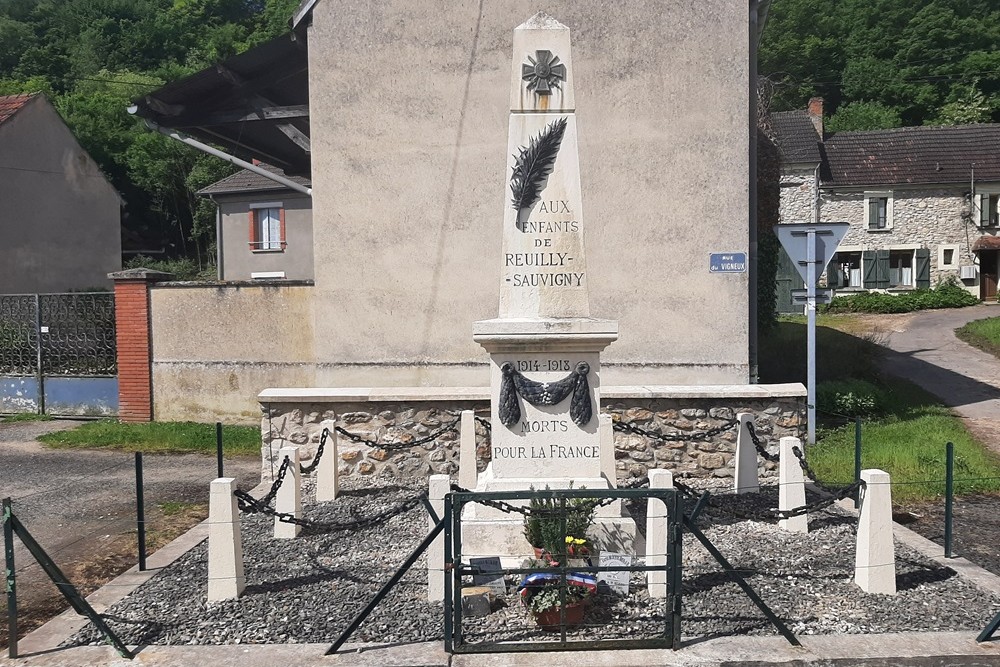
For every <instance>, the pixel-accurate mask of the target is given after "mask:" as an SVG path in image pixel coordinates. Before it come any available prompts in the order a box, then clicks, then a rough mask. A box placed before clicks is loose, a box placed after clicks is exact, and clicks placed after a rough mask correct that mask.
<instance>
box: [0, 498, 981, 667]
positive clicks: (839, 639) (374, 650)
mask: <svg viewBox="0 0 1000 667" xmlns="http://www.w3.org/2000/svg"><path fill="white" fill-rule="evenodd" d="M265 490H266V488H264V487H263V486H261V487H258V488H257V489H255V490H254V491H255V495H257V492H261V493H262V492H263V491H265ZM844 507H845V508H847V509H850V508H851V507H853V505H852V504H850V503H847V504H845V505H844ZM894 533H895V537H896V538H897V539H898V540H899V541H901V542H904V543H906V544H907V545H909V546H910V547H913V548H914V549H917V550H918V551H920V552H921V553H923V554H924V555H926V556H928V557H930V558H933V559H935V560H938V561H939V562H942V563H945V564H947V565H948V566H949V567H951V568H952V569H954V570H955V571H956V572H957V573H958V574H959V576H961V577H964V578H966V579H967V580H968V581H971V582H972V583H975V584H976V585H977V586H979V587H980V588H981V589H984V590H986V591H990V592H992V593H995V594H998V595H1000V577H998V576H996V575H994V574H992V573H991V572H988V571H986V570H984V569H982V568H980V567H978V566H977V565H974V564H973V563H970V562H968V561H966V560H965V559H962V558H951V559H945V558H944V556H943V554H942V550H941V547H940V546H938V545H936V544H934V543H933V542H931V541H930V540H927V539H925V538H923V537H921V536H920V535H917V534H916V533H914V532H913V531H911V530H909V529H907V528H905V527H903V526H899V525H896V526H894ZM207 536H208V526H207V525H206V524H204V523H202V524H199V525H198V526H196V527H195V528H193V529H192V530H191V531H189V532H188V533H186V534H184V535H182V536H181V537H179V538H177V539H176V540H174V541H173V542H171V543H170V544H169V545H167V546H166V547H164V548H163V549H161V550H159V551H157V552H156V553H155V554H153V555H152V556H151V557H150V558H149V568H150V569H148V570H146V571H145V572H138V571H137V569H135V568H133V569H132V570H129V571H128V572H126V573H124V574H122V575H121V576H119V577H118V578H117V579H115V580H113V581H111V582H109V584H108V585H106V586H104V587H103V588H101V589H100V590H98V591H96V592H95V593H93V594H92V595H90V596H89V597H88V598H87V599H88V600H89V601H90V603H91V605H93V607H94V609H95V610H96V611H97V612H98V613H103V612H104V611H106V610H107V608H108V607H109V606H111V605H112V604H114V603H115V602H116V601H118V600H120V599H121V598H122V597H124V596H125V595H127V594H128V593H129V592H130V591H131V590H134V589H135V588H136V587H137V586H139V585H140V584H142V583H143V582H145V581H147V580H148V579H149V578H151V577H152V576H153V575H155V574H156V573H157V572H158V571H159V570H160V569H162V568H163V567H166V566H167V565H169V564H170V563H172V562H173V561H174V560H175V559H177V558H179V557H180V556H181V555H182V554H184V553H185V552H186V551H188V550H189V549H191V548H192V547H194V546H196V545H197V544H199V543H200V542H201V541H202V540H204V539H205V538H206V537H207ZM989 620H990V619H988V618H984V619H983V625H984V626H985V625H986V623H987V622H988V621H989ZM86 623H87V621H86V620H85V619H84V618H82V617H79V616H77V615H76V614H75V612H73V611H72V610H69V611H66V612H64V613H63V614H61V615H59V616H57V617H56V618H54V619H52V620H51V621H49V622H48V623H47V624H45V625H44V626H42V627H41V628H39V629H38V630H36V631H35V632H33V633H31V634H29V635H28V636H27V637H25V638H23V639H22V640H21V641H20V643H19V651H20V656H21V657H20V658H18V659H15V660H10V659H8V658H6V653H5V654H4V657H3V658H0V667H6V666H8V665H10V666H15V665H17V666H21V665H32V666H37V667H81V666H83V665H109V666H116V667H119V666H120V667H124V666H125V665H155V666H156V667H194V666H197V665H213V666H218V667H224V666H238V667H275V666H282V667H284V666H293V665H294V666H297V667H298V666H302V667H308V666H311V665H324V666H331V665H333V666H337V667H341V666H344V667H394V666H398V667H438V666H441V667H492V666H496V667H501V666H504V667H507V666H509V667H537V666H538V665H546V666H558V665H572V667H629V666H633V665H634V666H637V667H638V666H641V665H718V666H720V667H721V666H727V667H737V666H739V665H744V666H747V667H757V666H760V667H764V666H766V665H795V666H796V667H804V666H806V665H815V666H816V667H834V666H836V667H851V666H853V665H871V666H873V667H875V666H878V667H887V666H889V665H893V666H895V665H900V666H902V665H912V666H915V667H918V666H927V667H931V666H934V667H940V666H944V665H955V666H958V665H963V666H981V667H993V666H996V667H1000V638H996V639H994V640H993V641H990V642H985V643H983V644H978V643H977V642H976V641H975V638H976V634H978V633H976V632H937V633H928V632H924V633H896V634H880V635H817V636H800V637H799V640H800V641H801V642H802V644H803V646H802V647H794V646H791V645H789V644H788V642H787V641H785V639H784V638H782V637H780V636H773V637H760V636H731V637H717V638H708V639H705V638H699V639H695V640H692V641H689V642H682V645H681V648H680V649H678V650H676V651H671V650H631V651H588V652H572V653H570V652H565V653H564V652H557V653H551V652H545V653H493V654H469V655H448V654H447V653H445V652H444V649H443V644H442V642H428V643H420V644H397V645H385V646H380V645H374V644H347V645H346V647H345V648H344V649H343V650H341V651H340V652H339V653H338V654H336V655H333V656H326V655H324V654H325V652H326V650H327V649H328V648H329V644H283V645H276V644H269V645H252V646H251V645H230V646H146V647H140V649H139V651H138V654H137V655H136V657H135V659H134V660H131V661H130V660H126V659H124V658H121V657H120V656H118V655H117V654H116V653H115V651H114V650H113V649H112V648H111V647H110V646H85V647H77V648H69V649H59V648H57V647H58V645H59V644H60V643H61V642H62V641H64V640H65V639H67V638H68V637H70V636H71V635H72V634H74V633H75V632H77V631H78V630H79V629H80V628H81V627H83V626H84V625H85V624H86ZM332 641H333V636H332V635H331V642H332ZM131 648H134V647H131Z"/></svg>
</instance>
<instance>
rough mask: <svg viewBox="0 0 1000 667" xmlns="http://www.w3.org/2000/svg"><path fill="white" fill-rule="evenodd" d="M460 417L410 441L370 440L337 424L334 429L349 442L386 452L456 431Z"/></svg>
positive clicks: (418, 444) (412, 445) (405, 447)
mask: <svg viewBox="0 0 1000 667" xmlns="http://www.w3.org/2000/svg"><path fill="white" fill-rule="evenodd" d="M461 421H462V417H461V416H459V417H457V418H456V419H455V421H453V422H451V423H449V424H445V425H443V426H442V427H441V428H439V429H437V430H436V431H433V432H431V433H428V434H427V435H425V436H424V437H422V438H418V439H416V440H412V441H410V442H378V441H376V440H370V439H368V438H365V437H364V436H361V435H358V434H357V433H351V432H350V431H348V430H346V429H343V428H341V427H339V426H335V427H334V430H336V431H337V433H339V434H340V435H342V436H344V437H345V438H347V439H349V440H350V441H351V442H356V443H358V444H361V445H368V446H369V447H374V448H376V449H384V450H385V451H387V452H392V451H398V450H401V449H410V448H411V447H418V446H420V445H423V444H426V443H428V442H431V441H433V440H436V439H437V438H438V437H439V436H441V435H443V434H445V433H448V432H449V431H455V432H458V425H459V424H460V423H461Z"/></svg>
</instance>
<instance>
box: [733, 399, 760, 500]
mask: <svg viewBox="0 0 1000 667" xmlns="http://www.w3.org/2000/svg"><path fill="white" fill-rule="evenodd" d="M736 419H737V421H738V422H739V423H738V424H737V428H738V429H739V430H738V431H737V432H736V470H735V471H734V473H735V475H734V476H733V488H734V489H735V491H736V493H757V492H758V491H760V479H759V476H758V474H757V448H756V447H754V446H753V440H751V439H750V429H749V428H748V427H747V424H752V423H753V414H752V413H749V412H741V413H739V414H738V415H736Z"/></svg>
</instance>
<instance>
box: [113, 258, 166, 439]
mask: <svg viewBox="0 0 1000 667" xmlns="http://www.w3.org/2000/svg"><path fill="white" fill-rule="evenodd" d="M172 277H173V276H172V275H171V274H169V273H163V272H161V271H153V270H151V269H128V270H126V271H116V272H114V273H109V274H108V278H111V280H113V281H114V283H115V342H116V345H117V355H118V359H117V361H118V417H119V418H120V419H121V420H122V421H123V422H148V421H152V420H153V370H152V369H153V366H152V364H153V358H152V340H153V332H152V312H151V309H150V303H149V289H150V285H152V284H153V283H156V282H159V281H162V280H170V279H171V278H172Z"/></svg>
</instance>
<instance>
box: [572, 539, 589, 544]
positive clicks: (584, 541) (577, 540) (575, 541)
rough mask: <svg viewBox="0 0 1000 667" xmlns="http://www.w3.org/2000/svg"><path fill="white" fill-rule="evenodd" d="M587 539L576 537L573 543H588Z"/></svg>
mask: <svg viewBox="0 0 1000 667" xmlns="http://www.w3.org/2000/svg"><path fill="white" fill-rule="evenodd" d="M586 543H587V540H580V539H574V540H573V544H586Z"/></svg>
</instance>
